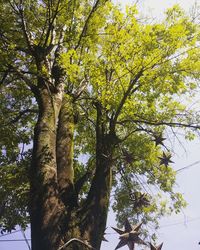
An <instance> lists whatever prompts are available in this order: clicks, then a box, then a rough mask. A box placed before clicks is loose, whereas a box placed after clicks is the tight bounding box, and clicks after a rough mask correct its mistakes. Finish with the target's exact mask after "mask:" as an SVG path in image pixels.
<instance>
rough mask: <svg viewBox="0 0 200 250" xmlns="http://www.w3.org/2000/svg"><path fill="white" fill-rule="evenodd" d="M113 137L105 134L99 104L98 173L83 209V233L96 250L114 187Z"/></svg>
mask: <svg viewBox="0 0 200 250" xmlns="http://www.w3.org/2000/svg"><path fill="white" fill-rule="evenodd" d="M113 151H114V144H113V140H112V136H110V135H109V134H106V132H105V117H104V114H103V112H102V107H101V105H99V104H97V121H96V172H95V176H94V178H93V180H92V184H91V188H90V191H89V194H88V198H87V200H86V205H85V207H84V208H83V210H82V211H83V213H84V215H82V216H83V218H82V219H83V222H82V223H83V224H82V225H83V226H82V228H81V233H82V235H83V238H85V239H88V241H89V242H90V244H91V245H92V246H93V247H95V249H100V246H101V242H102V239H103V235H104V231H105V228H106V221H107V214H108V207H109V200H110V192H111V185H112V168H111V167H112V154H113Z"/></svg>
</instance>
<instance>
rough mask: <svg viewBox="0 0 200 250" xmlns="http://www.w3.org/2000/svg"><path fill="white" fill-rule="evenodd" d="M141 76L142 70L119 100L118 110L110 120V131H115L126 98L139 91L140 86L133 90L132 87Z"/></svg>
mask: <svg viewBox="0 0 200 250" xmlns="http://www.w3.org/2000/svg"><path fill="white" fill-rule="evenodd" d="M142 74H143V69H141V70H140V71H139V72H138V73H137V74H136V76H135V78H134V79H132V80H131V81H130V84H129V87H128V89H127V90H126V92H125V93H124V95H123V97H122V99H121V102H120V104H119V106H118V108H117V110H116V113H115V115H114V118H113V119H112V120H111V130H114V129H115V126H116V122H117V119H118V117H119V115H120V112H121V110H122V108H123V106H124V104H125V102H126V100H127V98H128V96H129V95H130V94H132V93H134V92H135V91H137V90H138V89H139V87H140V85H138V86H136V87H135V88H133V87H134V85H135V83H136V82H137V81H138V79H139V78H140V77H141V76H142Z"/></svg>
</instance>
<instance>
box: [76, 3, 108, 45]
mask: <svg viewBox="0 0 200 250" xmlns="http://www.w3.org/2000/svg"><path fill="white" fill-rule="evenodd" d="M100 1H101V0H96V3H95V4H94V6H93V7H92V9H91V11H90V13H89V15H88V17H87V19H86V20H85V24H84V26H83V29H82V32H81V34H80V36H79V40H78V43H77V45H76V47H75V50H76V49H77V48H78V47H79V45H80V43H81V40H82V38H83V37H84V36H85V35H86V32H87V28H88V24H89V21H90V19H91V17H92V15H93V13H94V12H95V11H96V10H97V8H98V5H99V4H100ZM105 2H107V0H106V1H105Z"/></svg>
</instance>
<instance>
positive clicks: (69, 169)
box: [56, 94, 76, 206]
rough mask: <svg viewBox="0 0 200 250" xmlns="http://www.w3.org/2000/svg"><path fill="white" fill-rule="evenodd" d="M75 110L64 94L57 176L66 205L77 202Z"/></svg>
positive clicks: (58, 139)
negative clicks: (74, 140) (74, 165)
mask: <svg viewBox="0 0 200 250" xmlns="http://www.w3.org/2000/svg"><path fill="white" fill-rule="evenodd" d="M73 136H74V110H73V101H72V98H71V97H70V96H69V95H66V94H65V95H64V97H63V101H62V106H61V110H60V114H59V118H58V130H57V145H56V154H57V155H56V158H57V176H58V188H59V195H60V197H61V199H62V201H63V202H64V204H65V205H66V206H72V205H75V204H72V203H76V201H75V200H73V198H75V194H74V191H75V190H74V169H73V146H74V145H73Z"/></svg>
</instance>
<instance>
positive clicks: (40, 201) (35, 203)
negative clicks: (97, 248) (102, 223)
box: [30, 88, 64, 250]
mask: <svg viewBox="0 0 200 250" xmlns="http://www.w3.org/2000/svg"><path fill="white" fill-rule="evenodd" d="M61 97H62V93H58V94H57V96H53V95H51V94H50V93H49V91H48V89H46V88H43V89H40V90H39V91H38V96H37V100H38V105H39V117H38V121H37V124H36V126H35V131H34V145H33V155H32V163H31V178H30V184H31V192H30V193H31V199H30V216H31V237H32V250H56V249H57V248H58V246H59V241H60V232H59V231H60V229H59V221H60V220H61V216H62V214H63V211H64V206H63V204H62V203H61V202H60V201H59V198H58V185H57V166H56V126H57V125H56V123H57V119H58V113H59V107H60V105H61Z"/></svg>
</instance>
